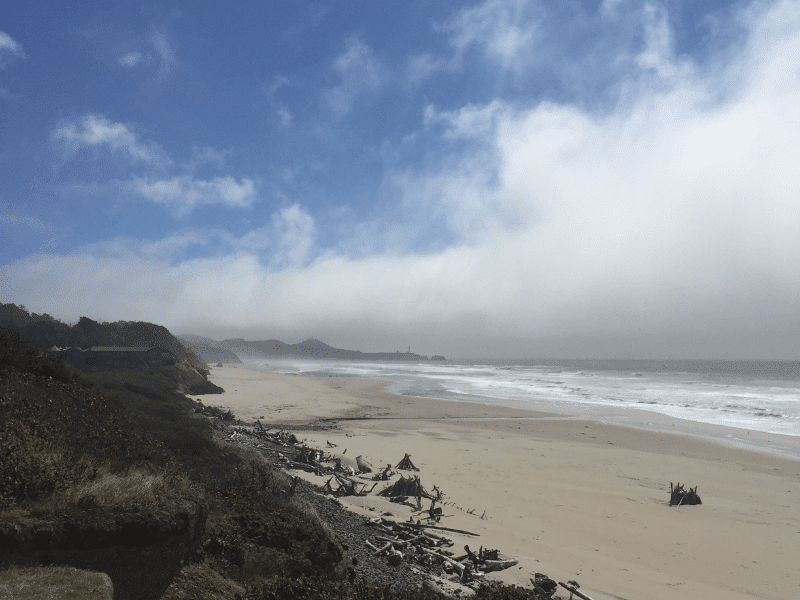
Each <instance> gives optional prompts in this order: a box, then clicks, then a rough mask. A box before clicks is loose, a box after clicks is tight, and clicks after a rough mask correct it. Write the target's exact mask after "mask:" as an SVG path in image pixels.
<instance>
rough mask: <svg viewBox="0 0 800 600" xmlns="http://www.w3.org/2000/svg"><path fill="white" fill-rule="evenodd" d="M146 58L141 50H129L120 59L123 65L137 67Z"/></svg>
mask: <svg viewBox="0 0 800 600" xmlns="http://www.w3.org/2000/svg"><path fill="white" fill-rule="evenodd" d="M142 58H144V55H143V54H142V53H141V52H140V51H139V50H134V51H133V52H128V53H127V54H126V55H125V56H120V57H119V59H118V61H117V62H119V64H120V65H122V66H123V67H135V66H136V65H138V64H139V62H140V61H141V60H142Z"/></svg>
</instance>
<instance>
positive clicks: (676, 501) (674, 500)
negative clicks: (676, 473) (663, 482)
mask: <svg viewBox="0 0 800 600" xmlns="http://www.w3.org/2000/svg"><path fill="white" fill-rule="evenodd" d="M669 492H670V495H669V505H670V506H684V505H689V506H694V505H697V504H702V503H703V502H702V501H701V500H700V496H698V495H697V486H695V487H694V489H692V488H689V491H688V492H687V491H686V490H685V489H684V487H683V486H682V485H681V484H680V483H678V484H677V485H676V486H675V487H673V486H672V482H671V481H670V482H669Z"/></svg>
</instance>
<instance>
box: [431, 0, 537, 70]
mask: <svg viewBox="0 0 800 600" xmlns="http://www.w3.org/2000/svg"><path fill="white" fill-rule="evenodd" d="M540 20H541V14H540V7H539V3H538V2H531V1H529V0H487V1H486V2H484V3H483V4H481V5H479V6H475V7H470V8H466V9H464V10H462V11H461V12H460V13H459V14H458V15H457V16H456V17H455V18H454V19H452V20H451V21H450V22H449V23H447V24H446V25H443V26H441V29H442V30H443V31H445V32H448V33H450V42H451V44H452V45H453V47H454V48H455V49H456V51H457V53H458V54H459V55H463V54H464V53H465V52H466V51H467V50H468V49H470V48H471V47H473V46H476V47H478V48H479V49H480V50H481V51H482V52H483V53H484V54H485V55H486V56H487V57H489V58H491V59H493V60H495V61H496V62H498V63H499V64H500V65H501V66H502V67H503V68H505V69H511V70H517V69H521V68H524V67H526V66H528V65H529V64H530V62H531V60H532V59H533V57H534V54H535V47H536V43H537V40H538V37H537V34H538V29H539V22H540Z"/></svg>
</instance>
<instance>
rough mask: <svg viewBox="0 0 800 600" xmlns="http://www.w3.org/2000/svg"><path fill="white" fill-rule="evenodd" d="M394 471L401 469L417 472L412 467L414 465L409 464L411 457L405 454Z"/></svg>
mask: <svg viewBox="0 0 800 600" xmlns="http://www.w3.org/2000/svg"><path fill="white" fill-rule="evenodd" d="M395 469H402V470H403V471H419V469H418V468H417V467H415V466H414V463H412V462H411V455H410V454H408V453H407V452H406V455H405V456H404V457H403V460H401V461H400V462H399V463H397V466H396V467H395Z"/></svg>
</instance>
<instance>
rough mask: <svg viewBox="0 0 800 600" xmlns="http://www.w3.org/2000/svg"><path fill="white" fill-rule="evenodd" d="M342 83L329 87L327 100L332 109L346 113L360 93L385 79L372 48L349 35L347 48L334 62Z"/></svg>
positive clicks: (365, 91)
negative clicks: (350, 37)
mask: <svg viewBox="0 0 800 600" xmlns="http://www.w3.org/2000/svg"><path fill="white" fill-rule="evenodd" d="M333 70H334V71H335V72H336V75H337V77H338V79H339V84H338V85H336V86H334V87H332V88H330V89H328V90H327V91H326V93H325V100H326V102H327V103H328V106H329V107H330V108H331V110H333V112H335V113H337V114H339V115H344V114H345V113H347V112H349V111H350V108H351V107H352V103H353V101H354V100H355V99H356V98H357V97H358V96H360V95H362V94H365V93H369V92H374V91H375V90H377V89H378V88H379V87H380V86H381V85H382V84H383V81H384V74H383V67H382V65H381V64H380V62H379V61H378V59H377V58H376V57H375V55H374V53H373V51H372V49H371V48H370V47H369V46H367V45H366V44H364V43H363V42H361V41H360V40H358V39H355V38H353V39H350V40H348V42H347V48H346V49H345V51H344V52H343V53H342V54H340V55H339V56H338V57H337V58H336V60H335V61H334V63H333Z"/></svg>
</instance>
